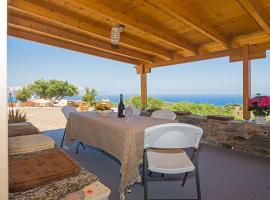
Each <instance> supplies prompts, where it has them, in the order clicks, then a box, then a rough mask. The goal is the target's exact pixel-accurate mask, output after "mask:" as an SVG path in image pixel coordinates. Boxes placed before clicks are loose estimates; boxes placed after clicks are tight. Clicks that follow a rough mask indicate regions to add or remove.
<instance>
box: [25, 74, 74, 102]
mask: <svg viewBox="0 0 270 200" xmlns="http://www.w3.org/2000/svg"><path fill="white" fill-rule="evenodd" d="M30 87H31V90H32V91H33V93H34V94H36V95H37V96H39V97H40V98H44V99H50V101H51V105H52V106H53V104H54V103H57V102H59V101H60V100H61V99H63V97H64V96H75V95H77V94H78V93H79V91H78V88H77V87H76V86H75V85H72V84H70V83H68V81H61V80H55V79H53V80H49V81H47V80H44V79H41V80H37V81H35V82H34V83H33V84H32V85H31V86H30Z"/></svg>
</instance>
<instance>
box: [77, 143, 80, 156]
mask: <svg viewBox="0 0 270 200" xmlns="http://www.w3.org/2000/svg"><path fill="white" fill-rule="evenodd" d="M79 147H80V143H78V144H77V146H76V154H78V153H79Z"/></svg>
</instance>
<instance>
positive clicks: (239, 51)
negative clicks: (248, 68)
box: [152, 42, 270, 68]
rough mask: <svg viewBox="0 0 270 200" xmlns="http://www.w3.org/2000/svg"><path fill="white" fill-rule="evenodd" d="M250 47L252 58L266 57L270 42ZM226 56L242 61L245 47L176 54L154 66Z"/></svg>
mask: <svg viewBox="0 0 270 200" xmlns="http://www.w3.org/2000/svg"><path fill="white" fill-rule="evenodd" d="M249 48H250V59H259V58H265V57H266V54H265V51H266V50H269V49H270V42H267V43H262V44H257V45H250V47H249ZM226 56H229V57H230V62H236V61H241V60H243V48H242V47H236V48H232V49H227V50H222V51H216V52H208V53H202V54H199V55H195V56H190V57H183V56H176V57H175V59H174V60H170V61H160V62H156V63H153V65H152V68H156V67H165V66H169V65H177V64H182V63H188V62H195V61H201V60H209V59H214V58H221V57H226Z"/></svg>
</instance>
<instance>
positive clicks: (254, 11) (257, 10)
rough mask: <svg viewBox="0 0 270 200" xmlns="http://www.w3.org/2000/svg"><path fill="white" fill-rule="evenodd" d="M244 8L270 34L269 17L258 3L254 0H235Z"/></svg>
mask: <svg viewBox="0 0 270 200" xmlns="http://www.w3.org/2000/svg"><path fill="white" fill-rule="evenodd" d="M237 1H238V2H239V3H240V4H241V5H242V6H243V7H244V9H245V10H246V11H247V12H248V13H249V14H250V15H251V16H252V17H253V18H254V19H255V21H256V22H257V23H258V24H259V25H260V26H261V28H262V29H263V30H264V31H265V32H266V33H268V34H270V18H269V17H268V16H267V15H266V13H265V12H264V10H263V9H262V8H261V7H260V6H259V5H258V2H257V1H256V0H237Z"/></svg>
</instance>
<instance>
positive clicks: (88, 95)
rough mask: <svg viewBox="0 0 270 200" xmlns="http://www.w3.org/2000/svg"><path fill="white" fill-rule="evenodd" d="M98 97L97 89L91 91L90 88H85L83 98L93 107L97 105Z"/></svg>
mask: <svg viewBox="0 0 270 200" xmlns="http://www.w3.org/2000/svg"><path fill="white" fill-rule="evenodd" d="M96 96H97V91H96V90H95V89H89V88H88V87H86V88H85V94H84V95H83V97H82V100H83V101H86V102H88V103H89V104H90V106H93V105H94V104H95V103H96Z"/></svg>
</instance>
